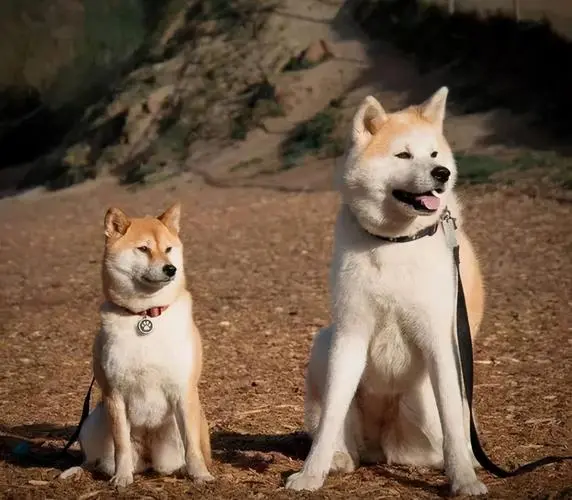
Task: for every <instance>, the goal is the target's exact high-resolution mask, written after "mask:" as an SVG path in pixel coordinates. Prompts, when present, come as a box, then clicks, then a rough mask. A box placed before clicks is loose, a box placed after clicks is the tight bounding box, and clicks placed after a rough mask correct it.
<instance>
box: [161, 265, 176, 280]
mask: <svg viewBox="0 0 572 500" xmlns="http://www.w3.org/2000/svg"><path fill="white" fill-rule="evenodd" d="M163 272H164V273H165V274H166V275H167V276H168V277H169V278H172V277H173V276H175V273H176V272H177V268H176V267H175V266H174V265H173V264H165V265H164V266H163Z"/></svg>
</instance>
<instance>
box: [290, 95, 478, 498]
mask: <svg viewBox="0 0 572 500" xmlns="http://www.w3.org/2000/svg"><path fill="white" fill-rule="evenodd" d="M446 99H447V89H446V88H445V87H444V88H442V89H440V90H439V91H437V92H436V93H435V94H434V95H433V96H432V97H431V98H430V99H429V100H428V101H426V102H425V103H423V104H421V105H419V106H411V107H409V108H406V109H404V110H401V111H398V112H395V113H387V112H386V111H385V110H384V109H383V108H382V106H381V105H380V103H379V102H378V101H377V100H376V99H374V98H373V97H367V98H366V99H365V100H364V102H363V103H362V105H361V106H360V108H359V109H358V111H357V113H356V115H355V117H354V121H353V126H352V130H351V146H350V149H349V151H348V154H347V156H346V159H345V164H344V165H343V169H342V171H341V178H340V180H341V195H342V206H341V209H340V212H339V214H338V220H337V224H336V230H335V243H334V257H333V261H332V268H331V282H332V309H333V311H332V312H333V324H332V325H331V326H329V327H327V328H324V329H322V330H321V331H320V332H319V333H318V335H317V336H316V338H315V340H314V345H313V347H312V353H311V356H310V363H309V366H308V373H307V378H306V408H305V421H306V427H307V429H308V431H309V432H310V434H311V435H312V437H313V443H312V448H311V450H310V454H309V455H308V458H307V459H306V462H305V463H304V467H303V469H302V470H301V471H300V472H298V473H296V474H293V475H292V476H290V477H289V478H288V480H287V482H286V487H287V488H291V489H295V490H304V489H308V490H315V489H317V488H320V487H321V486H322V484H323V482H324V480H325V477H326V475H327V474H328V471H330V470H337V471H343V472H349V471H352V470H353V469H354V468H355V467H356V466H357V465H358V464H359V463H360V462H372V461H373V462H377V461H383V462H385V463H396V464H407V465H424V466H434V467H444V468H445V470H446V473H447V476H448V477H449V479H450V481H451V488H452V491H453V493H461V494H467V495H479V494H483V493H486V491H487V489H486V487H485V485H484V484H483V483H481V482H480V481H479V480H478V478H477V476H476V474H475V471H474V461H473V454H472V451H471V446H470V440H469V432H468V412H467V404H466V400H465V401H464V400H463V397H462V393H461V390H460V386H459V378H458V375H457V368H456V359H455V340H454V318H455V296H456V295H455V291H456V285H455V283H456V281H455V274H454V262H453V254H452V250H451V248H450V247H449V246H448V244H447V241H446V237H445V234H444V232H443V231H437V232H436V233H435V234H433V235H432V236H426V237H421V238H419V239H414V240H412V241H408V242H404V243H394V242H388V241H387V240H385V241H384V240H383V239H382V238H379V236H382V237H394V238H395V237H412V236H414V235H417V234H422V233H420V232H422V231H424V230H426V229H427V228H430V227H431V226H433V225H434V224H436V223H438V221H439V219H440V217H441V216H442V214H443V211H444V210H445V209H446V208H448V210H449V211H450V212H451V214H452V216H453V217H455V218H456V219H457V225H458V227H459V230H458V231H457V238H458V241H459V244H460V254H461V275H462V279H463V283H464V286H465V291H466V295H467V307H468V312H469V320H470V323H471V328H472V331H473V333H474V334H476V332H477V330H478V328H479V324H480V322H481V318H482V314H483V285H482V280H481V274H480V270H479V265H478V262H477V259H476V257H475V254H474V252H473V248H472V246H471V244H470V242H469V240H468V239H467V237H466V236H465V234H464V232H463V230H462V229H461V214H460V207H459V204H458V202H457V199H456V197H455V194H454V192H453V187H454V185H455V181H456V178H457V168H456V165H455V161H454V158H453V155H452V153H451V149H450V148H449V145H448V144H447V141H446V139H445V137H444V135H443V119H444V116H445V104H446Z"/></svg>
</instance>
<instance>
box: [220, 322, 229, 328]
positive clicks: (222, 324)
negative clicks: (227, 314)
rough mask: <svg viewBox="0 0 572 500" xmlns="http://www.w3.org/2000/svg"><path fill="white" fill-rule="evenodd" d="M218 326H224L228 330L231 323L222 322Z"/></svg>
mask: <svg viewBox="0 0 572 500" xmlns="http://www.w3.org/2000/svg"><path fill="white" fill-rule="evenodd" d="M218 326H222V327H224V328H227V327H229V326H230V321H221V322H220V323H219V324H218Z"/></svg>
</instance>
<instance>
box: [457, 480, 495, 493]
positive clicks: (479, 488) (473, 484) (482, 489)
mask: <svg viewBox="0 0 572 500" xmlns="http://www.w3.org/2000/svg"><path fill="white" fill-rule="evenodd" d="M451 493H452V494H453V495H468V496H478V495H486V494H487V487H486V486H485V485H484V484H483V483H482V482H481V481H479V480H478V479H477V478H475V479H474V480H472V481H466V482H461V481H455V482H453V484H452V485H451Z"/></svg>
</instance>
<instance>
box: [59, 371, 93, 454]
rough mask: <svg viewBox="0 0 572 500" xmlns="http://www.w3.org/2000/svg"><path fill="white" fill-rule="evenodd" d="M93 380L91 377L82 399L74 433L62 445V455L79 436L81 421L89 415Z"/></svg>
mask: <svg viewBox="0 0 572 500" xmlns="http://www.w3.org/2000/svg"><path fill="white" fill-rule="evenodd" d="M94 382H95V377H93V378H92V379H91V384H89V389H88V390H87V394H86V395H85V398H84V400H83V409H82V411H81V418H80V419H79V424H77V427H76V429H75V431H74V433H73V434H72V436H71V437H70V438H69V440H68V442H67V443H66V445H65V446H64V449H63V450H62V455H65V454H66V453H67V451H68V449H69V448H70V446H71V445H72V444H74V443H75V442H76V441H77V439H78V437H79V433H80V431H81V426H82V425H83V423H84V422H85V419H86V418H87V416H88V415H89V406H90V401H91V390H92V389H93V383H94Z"/></svg>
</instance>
